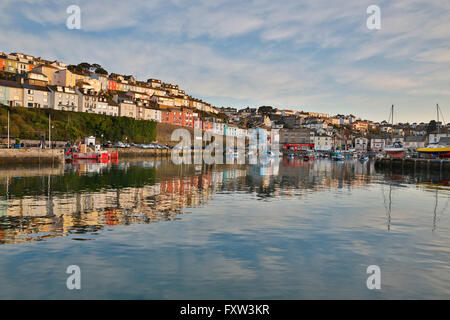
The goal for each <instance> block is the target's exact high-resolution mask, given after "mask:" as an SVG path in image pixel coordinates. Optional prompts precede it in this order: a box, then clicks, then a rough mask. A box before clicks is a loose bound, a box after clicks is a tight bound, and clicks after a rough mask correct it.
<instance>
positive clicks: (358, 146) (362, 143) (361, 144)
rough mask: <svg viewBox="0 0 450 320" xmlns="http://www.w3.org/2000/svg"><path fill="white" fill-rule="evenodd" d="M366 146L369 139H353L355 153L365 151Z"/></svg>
mask: <svg viewBox="0 0 450 320" xmlns="http://www.w3.org/2000/svg"><path fill="white" fill-rule="evenodd" d="M368 146H369V139H367V138H365V137H357V138H355V150H356V151H367V147H368Z"/></svg>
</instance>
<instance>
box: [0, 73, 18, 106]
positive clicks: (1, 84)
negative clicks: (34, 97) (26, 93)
mask: <svg viewBox="0 0 450 320" xmlns="http://www.w3.org/2000/svg"><path fill="white" fill-rule="evenodd" d="M0 104H4V105H7V106H10V107H22V106H23V88H22V85H21V84H20V83H18V82H16V81H10V80H2V79H0Z"/></svg>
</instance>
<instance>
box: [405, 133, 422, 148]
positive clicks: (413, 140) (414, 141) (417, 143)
mask: <svg viewBox="0 0 450 320" xmlns="http://www.w3.org/2000/svg"><path fill="white" fill-rule="evenodd" d="M425 142H426V136H409V137H406V138H405V147H406V148H408V149H415V150H417V149H418V148H424V147H425Z"/></svg>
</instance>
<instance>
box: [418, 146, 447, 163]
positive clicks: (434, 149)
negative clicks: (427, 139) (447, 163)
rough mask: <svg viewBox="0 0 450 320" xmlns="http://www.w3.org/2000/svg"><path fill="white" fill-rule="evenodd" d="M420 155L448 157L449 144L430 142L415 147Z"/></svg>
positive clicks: (435, 157)
mask: <svg viewBox="0 0 450 320" xmlns="http://www.w3.org/2000/svg"><path fill="white" fill-rule="evenodd" d="M417 152H418V153H419V156H420V155H426V156H427V157H430V158H433V159H437V158H450V146H444V145H442V144H430V145H429V146H427V147H425V148H419V149H417Z"/></svg>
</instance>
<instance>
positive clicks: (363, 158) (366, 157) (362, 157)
mask: <svg viewBox="0 0 450 320" xmlns="http://www.w3.org/2000/svg"><path fill="white" fill-rule="evenodd" d="M368 160H369V157H368V156H366V155H362V156H360V157H359V161H361V162H366V161H368Z"/></svg>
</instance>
